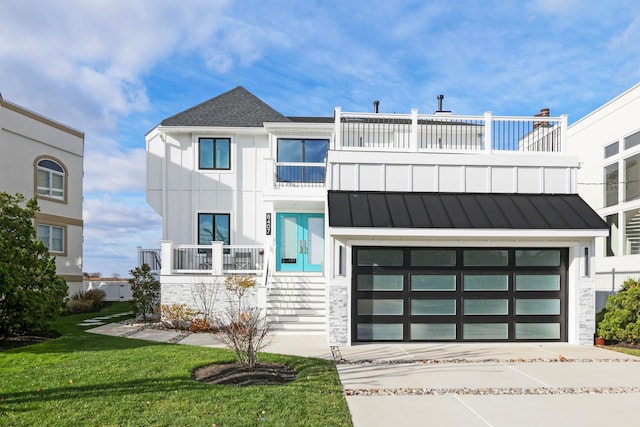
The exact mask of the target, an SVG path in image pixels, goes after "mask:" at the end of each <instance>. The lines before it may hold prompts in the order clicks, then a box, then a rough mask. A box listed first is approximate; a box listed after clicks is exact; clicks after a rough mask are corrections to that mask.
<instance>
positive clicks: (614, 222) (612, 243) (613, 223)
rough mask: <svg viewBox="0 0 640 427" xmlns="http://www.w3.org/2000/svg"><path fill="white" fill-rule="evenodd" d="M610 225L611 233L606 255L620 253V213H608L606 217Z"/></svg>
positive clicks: (608, 237) (608, 238)
mask: <svg viewBox="0 0 640 427" xmlns="http://www.w3.org/2000/svg"><path fill="white" fill-rule="evenodd" d="M605 220H606V221H607V224H608V225H609V235H608V236H607V245H606V255H605V256H616V255H619V253H618V251H619V249H618V214H617V213H616V214H613V215H607V217H606V218H605Z"/></svg>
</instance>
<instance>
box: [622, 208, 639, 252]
mask: <svg viewBox="0 0 640 427" xmlns="http://www.w3.org/2000/svg"><path fill="white" fill-rule="evenodd" d="M637 254H640V209H633V210H630V211H627V212H625V213H624V254H623V255H637Z"/></svg>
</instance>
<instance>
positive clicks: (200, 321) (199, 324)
mask: <svg viewBox="0 0 640 427" xmlns="http://www.w3.org/2000/svg"><path fill="white" fill-rule="evenodd" d="M213 331H214V328H213V326H212V325H211V324H210V323H209V320H207V318H206V317H196V318H195V319H193V320H192V321H191V324H190V325H189V332H213Z"/></svg>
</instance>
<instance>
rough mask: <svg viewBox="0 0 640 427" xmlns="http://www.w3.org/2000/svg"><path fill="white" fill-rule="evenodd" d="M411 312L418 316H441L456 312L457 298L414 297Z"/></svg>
mask: <svg viewBox="0 0 640 427" xmlns="http://www.w3.org/2000/svg"><path fill="white" fill-rule="evenodd" d="M411 314H412V315H417V316H441V315H454V314H456V300H455V299H412V300H411Z"/></svg>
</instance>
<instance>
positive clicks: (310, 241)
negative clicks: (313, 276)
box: [276, 213, 324, 272]
mask: <svg viewBox="0 0 640 427" xmlns="http://www.w3.org/2000/svg"><path fill="white" fill-rule="evenodd" d="M276 221H277V225H276V257H277V258H276V270H277V271H299V272H311V271H322V262H323V261H324V215H323V214H309V213H279V214H276Z"/></svg>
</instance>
